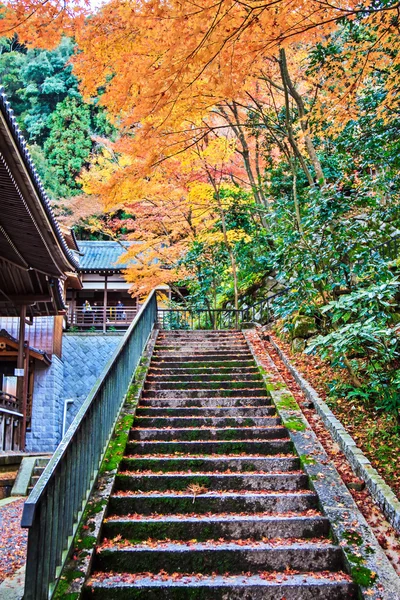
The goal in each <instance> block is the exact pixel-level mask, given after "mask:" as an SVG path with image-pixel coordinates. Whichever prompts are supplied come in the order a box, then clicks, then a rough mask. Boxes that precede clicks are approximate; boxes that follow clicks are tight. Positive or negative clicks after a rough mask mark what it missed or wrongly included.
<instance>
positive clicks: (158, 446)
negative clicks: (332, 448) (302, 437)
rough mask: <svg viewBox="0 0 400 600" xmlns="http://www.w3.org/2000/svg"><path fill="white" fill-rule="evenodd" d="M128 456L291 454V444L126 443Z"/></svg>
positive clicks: (276, 441) (231, 442)
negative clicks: (177, 453)
mask: <svg viewBox="0 0 400 600" xmlns="http://www.w3.org/2000/svg"><path fill="white" fill-rule="evenodd" d="M126 452H128V453H129V454H174V453H175V452H179V453H183V454H195V455H198V454H241V453H242V452H245V453H247V454H262V455H268V454H283V453H292V452H293V443H292V442H291V441H289V439H287V440H286V439H284V440H282V439H277V440H262V441H255V440H250V441H247V440H246V441H215V440H214V441H201V442H199V441H196V442H181V441H170V442H162V441H160V442H155V441H151V442H132V441H130V442H128V443H127V445H126Z"/></svg>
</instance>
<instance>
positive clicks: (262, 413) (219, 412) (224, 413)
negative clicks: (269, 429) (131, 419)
mask: <svg viewBox="0 0 400 600" xmlns="http://www.w3.org/2000/svg"><path fill="white" fill-rule="evenodd" d="M153 404H154V406H152V405H151V404H149V405H148V406H143V405H139V408H138V409H137V410H136V416H138V417H145V416H146V417H198V418H200V417H232V418H235V417H250V418H252V417H269V416H274V415H276V409H275V406H274V405H272V404H271V405H269V406H265V405H264V406H210V407H206V406H204V405H200V404H199V405H197V406H179V405H177V406H175V407H174V408H171V407H169V406H166V407H161V408H160V407H159V406H158V403H156V402H154V403H153ZM264 404H265V403H264Z"/></svg>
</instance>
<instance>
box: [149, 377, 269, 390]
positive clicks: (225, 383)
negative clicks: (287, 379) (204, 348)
mask: <svg viewBox="0 0 400 600" xmlns="http://www.w3.org/2000/svg"><path fill="white" fill-rule="evenodd" d="M254 388H256V389H265V386H264V385H263V382H262V381H260V379H258V378H255V377H253V378H251V379H250V378H249V379H248V380H240V379H230V380H229V379H224V380H222V381H210V380H209V379H208V380H207V381H183V380H182V378H181V379H180V381H171V380H167V381H160V380H155V381H150V380H148V381H147V383H146V384H145V386H144V389H145V390H146V391H147V390H149V391H157V390H203V389H205V390H207V389H208V390H227V389H228V390H229V389H235V390H237V389H245V390H253V389H254Z"/></svg>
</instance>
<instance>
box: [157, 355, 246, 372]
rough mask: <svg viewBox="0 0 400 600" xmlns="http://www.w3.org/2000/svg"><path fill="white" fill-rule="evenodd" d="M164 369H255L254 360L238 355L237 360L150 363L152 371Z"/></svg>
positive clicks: (219, 358) (185, 360) (187, 360)
mask: <svg viewBox="0 0 400 600" xmlns="http://www.w3.org/2000/svg"><path fill="white" fill-rule="evenodd" d="M160 367H162V368H163V369H164V368H165V369H179V368H180V369H185V370H187V369H196V370H199V369H200V370H210V369H212V370H214V369H219V368H220V367H223V368H226V369H232V368H245V367H251V368H253V369H254V368H255V367H254V360H250V359H243V360H242V359H238V358H237V355H236V357H235V358H233V359H230V360H226V359H224V360H222V359H221V357H217V358H216V359H215V360H208V359H207V360H194V359H191V358H190V357H189V358H183V357H182V358H174V359H172V357H171V360H163V359H161V358H158V359H152V361H151V363H150V370H151V371H152V369H154V368H158V369H159V368H160Z"/></svg>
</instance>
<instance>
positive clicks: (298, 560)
mask: <svg viewBox="0 0 400 600" xmlns="http://www.w3.org/2000/svg"><path fill="white" fill-rule="evenodd" d="M93 561H94V566H93V568H94V569H96V570H97V569H98V570H104V571H113V572H115V573H121V572H127V573H129V572H130V573H141V572H143V571H153V572H154V571H155V572H157V571H158V570H163V571H166V572H167V573H191V572H196V571H197V570H199V568H200V569H201V573H203V574H205V573H218V574H224V573H226V572H229V573H230V574H239V573H242V572H243V571H245V572H250V573H254V572H257V571H259V570H260V565H262V569H263V570H264V571H282V572H283V571H285V569H294V570H296V571H335V570H340V569H341V568H343V555H342V552H341V549H340V548H338V547H337V546H333V545H332V544H329V543H326V542H322V541H319V542H311V541H298V542H293V543H289V542H288V541H286V540H283V541H282V540H281V541H280V542H279V544H277V545H274V544H273V543H272V542H254V543H249V544H248V545H240V546H239V545H237V544H235V543H234V542H230V543H229V542H227V543H221V544H220V545H216V546H214V545H212V543H204V542H198V543H191V544H190V545H185V544H177V543H175V544H174V543H172V542H171V543H168V542H164V543H162V546H161V547H160V546H156V547H148V546H145V545H143V546H140V545H139V544H138V545H134V546H124V547H117V546H114V547H107V548H104V549H102V550H101V552H97V553H96V554H95V556H94V559H93Z"/></svg>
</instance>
